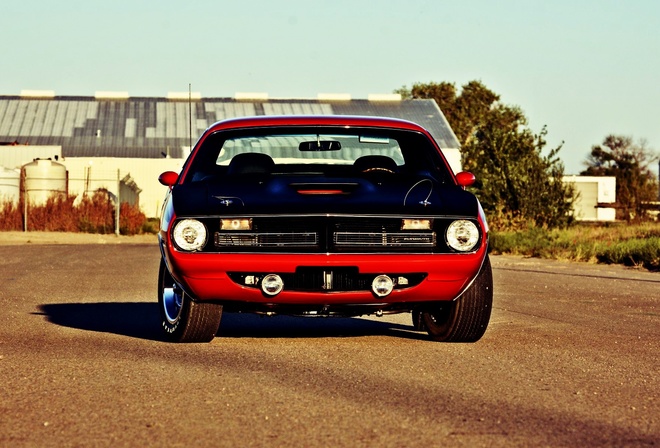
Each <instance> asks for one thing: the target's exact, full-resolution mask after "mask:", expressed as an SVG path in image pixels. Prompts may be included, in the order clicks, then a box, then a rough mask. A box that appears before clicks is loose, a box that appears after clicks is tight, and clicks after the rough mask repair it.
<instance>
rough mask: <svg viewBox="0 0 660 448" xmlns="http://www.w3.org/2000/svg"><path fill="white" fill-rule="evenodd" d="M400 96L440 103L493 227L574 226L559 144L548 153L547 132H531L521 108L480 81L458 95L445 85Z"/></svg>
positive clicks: (404, 91)
mask: <svg viewBox="0 0 660 448" xmlns="http://www.w3.org/2000/svg"><path fill="white" fill-rule="evenodd" d="M397 92H398V93H401V94H402V96H403V97H404V98H427V99H428V98H430V99H434V100H435V101H436V102H437V103H438V106H439V107H440V109H441V110H442V111H443V113H444V114H445V117H446V118H447V121H448V122H449V124H450V125H451V127H452V129H453V130H454V133H455V134H456V137H457V138H458V140H459V142H460V143H461V154H462V163H463V168H464V169H465V170H467V171H471V172H473V173H474V174H475V176H476V177H477V182H476V184H475V185H474V187H473V189H474V191H475V193H476V194H477V195H478V196H479V199H480V201H481V203H482V205H483V207H484V210H485V211H486V214H487V215H488V218H489V220H490V221H491V225H493V226H494V227H515V226H517V225H522V226H524V225H528V224H533V225H537V226H546V227H562V226H566V225H568V224H570V222H571V221H572V215H571V210H572V203H573V189H572V187H570V186H568V185H566V184H564V183H563V182H562V178H563V176H564V166H563V164H562V163H561V161H560V160H559V158H558V157H557V154H558V152H559V150H560V149H561V146H560V147H558V148H555V149H552V150H550V151H548V152H547V153H546V151H545V146H546V141H545V136H546V135H547V131H546V129H545V128H543V130H542V131H541V132H540V133H539V134H534V133H532V131H530V130H529V128H528V127H527V119H526V117H525V115H524V113H523V112H522V110H521V109H520V108H519V107H517V106H508V105H503V104H501V103H499V95H497V94H496V93H494V92H493V91H491V90H490V89H488V88H487V87H486V86H485V85H483V84H482V83H481V82H480V81H470V82H469V83H467V84H465V85H464V86H463V87H462V89H461V92H460V94H458V92H457V90H456V88H455V86H454V85H453V84H450V83H446V82H442V83H429V84H414V85H413V87H412V88H411V89H410V90H407V89H406V88H405V86H404V87H402V88H401V89H399V90H397Z"/></svg>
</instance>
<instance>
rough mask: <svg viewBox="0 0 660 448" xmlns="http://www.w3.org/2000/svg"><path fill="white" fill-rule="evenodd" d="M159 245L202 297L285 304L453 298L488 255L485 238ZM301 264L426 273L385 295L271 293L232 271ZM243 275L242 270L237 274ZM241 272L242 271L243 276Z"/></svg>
mask: <svg viewBox="0 0 660 448" xmlns="http://www.w3.org/2000/svg"><path fill="white" fill-rule="evenodd" d="M161 250H162V253H163V256H164V258H165V260H166V263H167V267H168V269H169V271H170V273H171V274H172V276H173V278H174V279H175V280H176V281H177V282H178V283H179V284H180V285H181V287H182V288H183V289H184V290H185V291H186V292H187V293H188V294H190V295H191V296H192V297H193V298H195V299H196V300H200V301H218V302H236V303H239V302H242V303H253V304H281V305H372V304H382V303H387V304H395V303H419V302H428V301H451V300H455V299H456V298H457V297H459V296H460V295H461V293H462V292H463V291H464V290H465V289H466V288H467V287H468V286H469V285H470V284H471V282H472V280H473V279H474V277H475V276H476V275H477V274H478V272H479V270H480V268H481V265H482V263H483V260H484V258H485V256H486V244H482V246H481V247H480V249H479V250H478V251H477V252H474V253H469V254H400V253H397V254H267V253H266V254H235V253H234V254H218V253H184V252H180V251H177V250H176V249H174V248H173V247H172V245H171V244H170V243H167V242H166V241H165V240H164V239H161ZM300 268H314V269H318V270H319V271H323V272H332V271H333V270H342V269H353V270H355V269H357V272H358V273H359V274H360V275H367V274H368V275H373V276H374V277H375V276H377V275H379V274H391V273H395V274H396V275H401V276H406V275H411V276H412V275H417V276H419V275H420V274H423V275H422V278H423V279H422V280H421V281H420V282H418V283H417V284H415V285H411V286H409V287H401V288H397V289H395V290H394V291H392V293H391V294H389V295H388V296H386V297H376V296H375V295H374V294H373V293H372V292H371V290H369V289H362V290H334V289H326V290H324V289H318V290H305V291H299V290H298V291H292V290H288V289H287V285H286V284H285V285H284V289H283V290H282V292H280V293H279V294H278V295H276V296H267V295H265V294H264V293H263V292H262V291H261V290H260V289H259V288H255V287H250V286H248V285H245V284H241V283H240V281H236V277H237V276H236V275H232V277H234V279H232V277H230V275H229V273H245V274H250V273H255V274H267V273H274V274H279V275H282V274H294V273H296V271H297V270H299V269H300ZM239 277H241V276H239ZM241 278H242V277H241Z"/></svg>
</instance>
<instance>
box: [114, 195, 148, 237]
mask: <svg viewBox="0 0 660 448" xmlns="http://www.w3.org/2000/svg"><path fill="white" fill-rule="evenodd" d="M146 221H147V217H146V216H145V215H144V213H142V212H141V211H140V207H139V206H138V205H131V204H129V203H128V202H122V204H121V207H120V209H119V231H120V232H121V234H122V235H135V234H137V233H140V232H141V231H142V227H143V226H144V224H145V222H146Z"/></svg>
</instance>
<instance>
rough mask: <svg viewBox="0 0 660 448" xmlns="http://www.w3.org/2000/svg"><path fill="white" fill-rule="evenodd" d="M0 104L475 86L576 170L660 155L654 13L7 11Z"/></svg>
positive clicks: (347, 7) (486, 7)
mask: <svg viewBox="0 0 660 448" xmlns="http://www.w3.org/2000/svg"><path fill="white" fill-rule="evenodd" d="M0 17H1V18H2V26H1V27H0V41H1V42H2V45H0V61H2V62H1V64H2V65H1V70H0V94H5V95H13V94H18V93H20V91H21V90H54V91H55V93H56V94H57V95H94V93H95V92H96V91H108V90H110V91H124V92H128V93H129V94H130V95H132V96H165V95H166V94H167V92H171V91H176V92H182V91H187V90H188V84H192V89H193V91H195V92H200V93H201V94H202V95H203V96H233V95H234V93H235V92H267V93H268V94H269V95H270V96H271V97H285V98H300V97H307V98H310V97H311V98H315V97H316V95H317V94H318V93H349V94H351V95H352V97H353V98H366V97H367V95H368V94H370V93H391V92H392V91H393V90H395V89H397V88H399V87H401V86H403V85H406V86H408V87H410V86H411V85H412V84H413V83H415V82H441V81H447V82H452V83H455V84H456V85H457V86H458V87H460V86H461V85H463V84H465V83H467V82H468V81H470V80H475V79H476V80H480V81H482V82H483V83H484V84H485V85H486V86H487V87H489V88H490V89H492V90H493V91H495V92H496V93H498V94H499V95H500V97H501V101H502V102H503V103H505V104H510V105H518V106H520V107H521V108H522V109H523V111H524V112H525V115H526V116H527V118H528V119H529V126H530V128H531V129H532V131H534V132H539V131H540V130H541V128H542V127H543V126H544V125H546V126H547V129H548V147H554V146H557V145H559V144H560V143H561V142H562V141H563V142H564V146H563V149H562V151H561V152H560V156H561V158H562V160H563V161H564V163H565V165H566V172H567V173H577V172H578V171H580V170H581V169H583V165H582V161H583V160H584V159H585V158H586V156H587V155H588V153H589V151H590V149H591V146H592V145H595V144H600V143H601V142H602V141H603V139H604V137H605V136H606V135H608V134H612V133H613V134H622V135H629V136H632V137H633V138H634V139H635V140H640V139H645V140H646V141H647V145H648V146H649V147H650V148H651V149H653V150H655V151H660V73H659V72H660V31H659V30H660V1H656V0H626V1H615V0H552V1H548V0H545V1H540V0H498V1H492V0H452V1H447V0H402V1H399V0H389V1H388V0H381V1H370V0H290V1H274V0H273V1H266V0H261V1H259V0H254V1H250V0H241V1H237V0H232V1H225V0H215V1H212V0H185V1H183V0H179V1H173V0H160V1H141V0H132V1H127V0H111V1H108V0H104V1H95V0H52V1H51V0H2V3H1V4H0Z"/></svg>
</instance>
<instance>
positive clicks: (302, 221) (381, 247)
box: [212, 216, 436, 253]
mask: <svg viewBox="0 0 660 448" xmlns="http://www.w3.org/2000/svg"><path fill="white" fill-rule="evenodd" d="M252 222H253V226H252V230H250V231H240V232H235V231H232V232H227V231H219V230H218V231H216V232H215V234H214V249H212V250H215V251H234V252H235V251H239V252H241V251H242V252H257V251H259V252H263V251H266V252H290V251H296V252H308V253H314V252H382V251H393V252H397V251H401V252H403V251H410V250H415V251H421V252H432V251H433V250H434V249H435V248H436V232H435V231H431V230H410V231H402V230H401V218H373V217H370V218H354V217H349V218H346V217H333V216H327V217H326V216H323V217H282V218H258V217H257V218H253V221H252Z"/></svg>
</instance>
